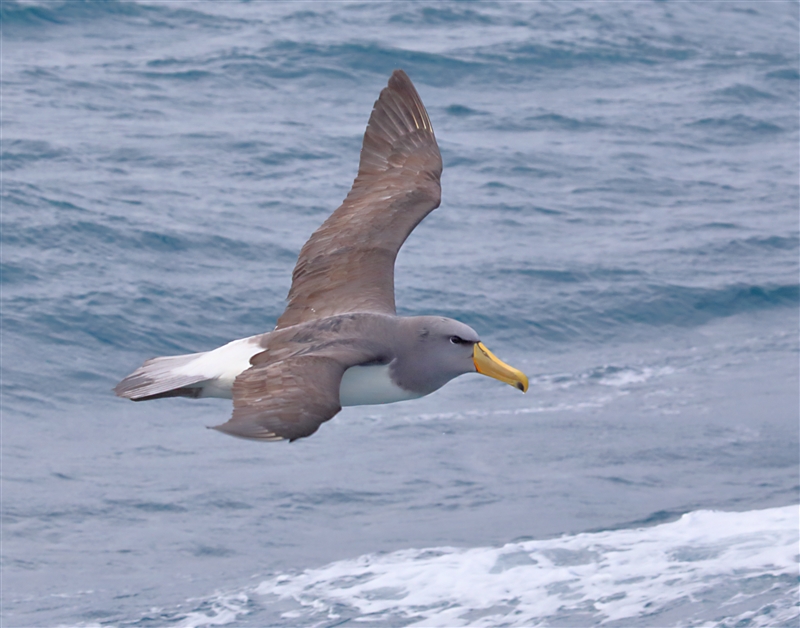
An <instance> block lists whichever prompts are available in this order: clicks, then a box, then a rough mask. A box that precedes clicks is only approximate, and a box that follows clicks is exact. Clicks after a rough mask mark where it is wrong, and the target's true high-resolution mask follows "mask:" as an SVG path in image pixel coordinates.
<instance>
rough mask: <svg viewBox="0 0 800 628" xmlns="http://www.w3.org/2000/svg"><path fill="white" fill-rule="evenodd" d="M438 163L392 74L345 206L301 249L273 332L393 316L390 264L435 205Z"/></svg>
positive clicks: (411, 100)
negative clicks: (336, 319)
mask: <svg viewBox="0 0 800 628" xmlns="http://www.w3.org/2000/svg"><path fill="white" fill-rule="evenodd" d="M441 174H442V157H441V155H440V154H439V147H438V146H437V145H436V137H435V136H434V134H433V127H432V126H431V121H430V118H429V117H428V113H427V111H425V106H424V105H423V104H422V101H421V100H420V97H419V94H417V90H416V89H414V85H413V84H412V83H411V80H410V79H409V78H408V76H406V73H405V72H403V71H402V70H395V72H394V73H393V74H392V76H391V78H390V79H389V85H388V86H387V87H386V88H385V89H384V90H383V91H382V92H381V94H380V97H379V98H378V100H377V102H376V103H375V107H374V108H373V110H372V115H371V116H370V119H369V124H368V125H367V130H366V133H365V134H364V144H363V146H362V148H361V162H360V163H359V167H358V176H357V177H356V180H355V181H354V183H353V187H352V189H351V190H350V193H349V194H348V195H347V198H346V199H345V200H344V203H342V205H341V206H340V207H339V208H338V209H337V210H336V211H335V212H333V214H331V216H330V217H329V218H328V219H327V220H326V221H325V222H324V223H323V224H322V226H321V227H320V228H319V229H317V230H316V231H315V232H314V234H313V235H312V236H311V238H309V240H308V242H306V243H305V245H304V246H303V248H302V250H301V251H300V256H299V258H298V260H297V265H296V266H295V269H294V273H293V274H292V287H291V290H289V297H288V301H289V304H288V306H287V307H286V311H285V312H284V313H283V314H282V315H281V317H280V318H279V319H278V325H277V327H278V328H282V327H289V326H290V325H296V324H298V323H302V322H305V321H309V320H313V319H317V318H324V317H326V316H331V315H333V314H342V313H346V312H377V313H383V314H394V313H395V305H394V262H395V258H396V257H397V252H398V251H399V250H400V247H401V246H402V245H403V242H405V240H406V238H407V237H408V235H409V234H410V233H411V231H412V230H413V229H414V227H416V226H417V225H418V224H419V223H420V221H421V220H422V219H423V218H425V216H427V215H428V214H429V213H430V212H431V211H433V210H434V209H436V208H437V207H438V206H439V200H440V198H441V186H440V183H439V179H440V177H441Z"/></svg>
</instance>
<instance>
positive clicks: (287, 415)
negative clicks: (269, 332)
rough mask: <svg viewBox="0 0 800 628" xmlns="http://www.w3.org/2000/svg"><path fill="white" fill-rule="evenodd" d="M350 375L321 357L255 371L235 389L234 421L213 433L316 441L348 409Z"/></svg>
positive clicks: (300, 358) (240, 379)
mask: <svg viewBox="0 0 800 628" xmlns="http://www.w3.org/2000/svg"><path fill="white" fill-rule="evenodd" d="M344 371H345V366H344V365H342V364H341V363H340V362H339V361H337V360H335V359H332V358H329V357H321V356H315V355H304V356H298V357H293V358H290V359H288V360H283V361H280V362H272V363H269V364H267V365H265V366H262V367H253V368H250V369H248V370H246V371H244V373H242V374H241V375H239V376H238V377H237V378H236V381H235V382H234V384H233V416H232V417H231V419H230V420H229V421H228V422H227V423H223V424H222V425H217V426H215V427H214V428H213V429H215V430H219V431H220V432H225V433H226V434H230V435H231V436H238V437H239V438H249V439H253V440H262V441H275V440H285V439H288V440H296V439H298V438H303V437H305V436H310V435H311V434H313V433H314V432H316V431H317V428H319V426H320V425H322V423H324V422H325V421H327V420H329V419H331V418H333V417H334V416H335V415H336V413H337V412H339V410H341V409H342V407H341V405H340V404H339V384H340V383H341V381H342V375H343V374H344Z"/></svg>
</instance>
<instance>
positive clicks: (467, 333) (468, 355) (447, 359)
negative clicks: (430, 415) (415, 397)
mask: <svg viewBox="0 0 800 628" xmlns="http://www.w3.org/2000/svg"><path fill="white" fill-rule="evenodd" d="M399 335H400V340H401V342H399V343H397V346H398V347H399V351H398V353H397V355H396V359H395V361H394V362H393V363H392V367H391V376H392V379H393V380H394V382H395V383H396V384H398V385H399V386H400V387H401V388H404V389H406V390H410V391H413V392H418V393H422V394H424V395H427V394H429V393H432V392H433V391H434V390H438V389H439V388H441V387H442V386H444V385H445V384H446V383H447V382H449V381H450V380H451V379H454V378H456V377H458V376H459V375H464V374H465V373H475V372H478V373H482V374H483V375H488V376H489V377H493V378H495V379H499V380H500V381H503V382H506V383H508V384H511V385H513V386H515V387H517V388H519V389H520V390H527V388H528V380H527V378H526V377H525V375H524V374H522V373H521V372H520V371H518V370H517V369H515V368H513V367H511V366H509V365H507V364H505V363H504V362H502V361H500V360H499V359H498V358H497V357H495V356H494V355H492V353H491V352H490V351H489V350H488V349H487V348H486V347H485V346H484V345H483V343H482V342H481V340H480V337H479V336H478V332H476V331H475V330H474V329H472V327H470V326H469V325H465V324H464V323H461V322H459V321H457V320H453V319H452V318H444V317H440V316H414V317H409V318H402V319H400V330H399Z"/></svg>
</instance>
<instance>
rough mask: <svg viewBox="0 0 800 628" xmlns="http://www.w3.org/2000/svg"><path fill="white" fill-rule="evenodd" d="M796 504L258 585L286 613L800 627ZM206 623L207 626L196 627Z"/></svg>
mask: <svg viewBox="0 0 800 628" xmlns="http://www.w3.org/2000/svg"><path fill="white" fill-rule="evenodd" d="M799 535H800V533H799V532H798V507H797V506H789V507H783V508H773V509H769V510H761V511H752V512H710V511H698V512H693V513H689V514H686V515H684V516H683V517H682V518H681V519H680V520H678V521H675V522H672V523H666V524H662V525H658V526H654V527H649V528H640V529H630V530H614V531H606V532H597V533H586V534H578V535H575V536H565V537H561V538H557V539H549V540H540V541H526V542H521V543H509V544H507V545H504V546H503V547H500V548H493V547H480V548H473V549H456V548H449V547H444V548H435V549H424V550H416V549H408V550H402V551H398V552H393V553H391V554H385V555H367V556H361V557H359V558H356V559H353V560H344V561H339V562H335V563H332V564H329V565H327V566H325V567H321V568H318V569H310V570H307V571H304V572H303V573H300V574H282V575H278V576H276V577H274V578H271V579H269V580H266V581H264V582H262V583H261V584H260V585H259V586H258V587H257V588H256V589H255V593H256V594H258V595H262V596H267V599H268V600H272V601H279V600H280V601H281V605H283V604H284V603H285V602H286V601H287V600H289V601H291V602H293V604H294V608H292V609H290V610H286V611H284V612H283V613H282V615H281V616H282V619H283V621H285V622H287V623H295V624H298V625H323V624H327V623H329V622H330V621H331V620H336V619H339V618H341V619H346V618H351V619H353V620H355V621H359V622H362V623H377V624H383V625H415V626H497V625H504V626H544V625H551V624H552V623H554V622H559V623H564V622H566V623H569V624H571V625H609V626H614V625H626V626H631V625H643V626H647V625H650V626H652V625H664V626H666V625H681V626H689V625H691V626H734V625H741V624H739V623H738V622H741V621H745V620H746V623H747V625H748V626H788V625H796V623H797V620H798V619H799V618H800V610H799V607H798V600H797V576H798V537H799ZM193 625H196V626H199V625H201V624H199V623H195V624H193Z"/></svg>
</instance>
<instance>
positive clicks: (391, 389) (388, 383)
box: [339, 364, 423, 406]
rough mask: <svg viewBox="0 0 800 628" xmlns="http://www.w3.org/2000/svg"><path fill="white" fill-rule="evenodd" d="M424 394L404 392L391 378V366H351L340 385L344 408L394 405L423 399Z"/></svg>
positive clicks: (340, 401) (340, 399)
mask: <svg viewBox="0 0 800 628" xmlns="http://www.w3.org/2000/svg"><path fill="white" fill-rule="evenodd" d="M422 396H423V395H422V393H415V392H409V391H408V390H403V389H402V388H400V386H398V385H397V384H395V383H394V382H393V381H392V378H391V377H390V376H389V365H388V364H380V365H373V366H351V367H350V368H349V369H347V370H346V371H345V372H344V375H343V376H342V383H341V384H340V385H339V403H340V404H342V405H343V406H365V405H371V404H376V403H394V402H395V401H406V400H407V399H417V398H419V397H422Z"/></svg>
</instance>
